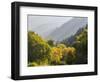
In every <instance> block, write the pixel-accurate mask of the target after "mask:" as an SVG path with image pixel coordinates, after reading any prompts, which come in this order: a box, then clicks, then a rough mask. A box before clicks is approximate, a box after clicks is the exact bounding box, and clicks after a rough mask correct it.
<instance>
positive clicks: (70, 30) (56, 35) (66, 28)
mask: <svg viewBox="0 0 100 82" xmlns="http://www.w3.org/2000/svg"><path fill="white" fill-rule="evenodd" d="M87 22H88V20H87V18H85V17H84V18H81V17H74V18H73V19H71V20H70V21H68V22H66V23H64V24H63V25H62V26H60V27H59V28H57V29H55V30H54V31H53V32H52V33H51V34H49V35H48V38H49V39H52V40H54V41H58V42H59V41H62V40H64V39H65V38H68V37H70V36H72V35H74V34H75V33H76V32H77V31H78V29H79V28H83V27H85V26H86V24H87Z"/></svg>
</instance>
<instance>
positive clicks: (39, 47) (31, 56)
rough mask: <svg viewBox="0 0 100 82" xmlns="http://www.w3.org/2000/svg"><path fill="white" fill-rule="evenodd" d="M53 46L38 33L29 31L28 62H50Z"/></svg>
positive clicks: (39, 63)
mask: <svg viewBox="0 0 100 82" xmlns="http://www.w3.org/2000/svg"><path fill="white" fill-rule="evenodd" d="M50 54H51V47H50V46H49V45H48V44H47V43H46V41H44V40H43V39H42V38H41V37H40V36H38V34H35V33H34V32H28V62H35V63H37V64H38V65H41V64H42V65H43V64H48V63H49V58H50Z"/></svg>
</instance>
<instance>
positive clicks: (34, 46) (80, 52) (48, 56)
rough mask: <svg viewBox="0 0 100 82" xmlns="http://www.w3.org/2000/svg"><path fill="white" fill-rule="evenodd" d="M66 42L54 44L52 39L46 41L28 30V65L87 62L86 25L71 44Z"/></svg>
mask: <svg viewBox="0 0 100 82" xmlns="http://www.w3.org/2000/svg"><path fill="white" fill-rule="evenodd" d="M65 41H66V40H65ZM66 44H67V42H59V43H55V44H54V41H53V40H48V41H46V40H44V39H42V37H40V36H39V35H38V34H36V33H35V32H28V66H44V65H71V64H85V63H87V44H88V43H87V27H86V28H84V29H83V30H82V32H81V33H79V34H78V35H76V36H75V41H74V42H73V43H72V44H68V45H66Z"/></svg>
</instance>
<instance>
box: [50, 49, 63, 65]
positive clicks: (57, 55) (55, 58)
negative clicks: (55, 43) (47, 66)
mask: <svg viewBox="0 0 100 82" xmlns="http://www.w3.org/2000/svg"><path fill="white" fill-rule="evenodd" d="M61 58H62V50H61V49H60V48H57V47H53V48H52V53H51V64H54V65H57V64H60V62H61Z"/></svg>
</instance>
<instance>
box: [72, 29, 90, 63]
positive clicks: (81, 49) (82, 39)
mask: <svg viewBox="0 0 100 82" xmlns="http://www.w3.org/2000/svg"><path fill="white" fill-rule="evenodd" d="M87 45H88V41H87V27H86V28H84V29H83V31H82V32H81V33H80V34H79V35H78V36H76V41H75V43H74V46H75V47H76V49H77V61H76V63H77V64H86V63H87V51H88V50H87Z"/></svg>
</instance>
